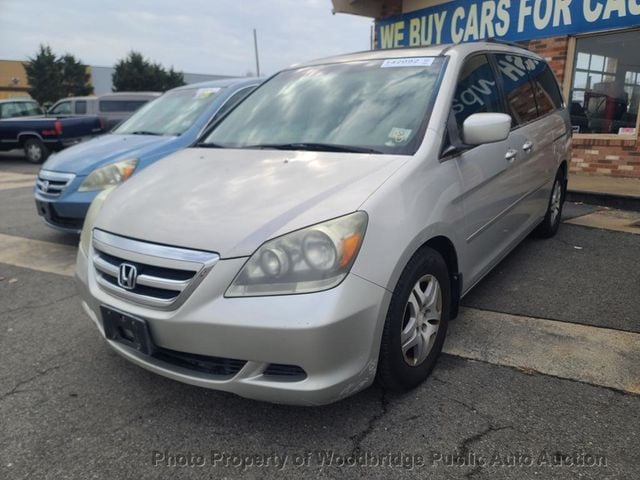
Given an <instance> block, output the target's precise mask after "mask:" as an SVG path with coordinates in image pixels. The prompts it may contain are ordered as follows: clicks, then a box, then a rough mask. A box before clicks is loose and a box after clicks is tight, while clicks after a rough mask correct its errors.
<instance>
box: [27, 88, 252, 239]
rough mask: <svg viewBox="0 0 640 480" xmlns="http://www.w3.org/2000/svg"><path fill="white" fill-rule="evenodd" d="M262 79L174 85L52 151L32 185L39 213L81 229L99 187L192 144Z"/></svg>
mask: <svg viewBox="0 0 640 480" xmlns="http://www.w3.org/2000/svg"><path fill="white" fill-rule="evenodd" d="M260 82H261V80H260V79H256V78H252V79H226V80H215V81H211V82H204V83H198V84H192V85H187V86H184V87H179V88H175V89H173V90H170V91H168V92H167V93H165V94H164V95H162V96H161V97H159V98H158V99H156V100H154V101H152V102H149V103H147V104H146V105H145V106H144V107H142V108H140V110H138V111H137V112H136V113H135V114H134V115H133V116H131V118H129V119H128V120H126V121H125V122H124V123H122V124H121V125H120V126H118V127H117V128H116V129H115V130H113V131H112V132H110V133H108V134H106V135H103V136H101V137H98V138H95V139H93V140H90V141H88V142H84V143H81V144H79V145H76V146H74V147H71V148H68V149H66V150H63V151H62V152H60V153H58V154H56V155H52V156H51V157H50V158H49V159H48V160H47V161H46V162H45V163H44V165H43V166H42V169H41V170H40V172H39V173H38V179H37V181H36V186H35V189H34V195H35V200H36V206H37V209H38V213H39V214H40V215H41V216H42V218H43V219H44V221H45V222H46V224H47V225H49V226H50V227H53V228H56V229H58V230H63V231H67V232H79V231H80V230H81V229H82V223H83V221H84V217H85V215H86V213H87V210H88V209H89V205H90V204H91V202H92V201H93V199H94V198H95V197H96V195H97V194H98V193H99V192H100V191H102V190H104V189H105V188H108V187H112V186H115V185H118V184H120V183H122V182H124V181H125V180H126V179H128V178H129V177H130V176H131V175H132V174H134V173H135V172H137V171H139V170H141V169H143V168H145V167H147V166H148V165H151V164H152V163H154V162H156V161H157V160H160V159H161V158H164V157H166V156H167V155H170V154H172V153H174V152H176V151H178V150H181V149H183V148H186V147H188V146H190V145H192V144H193V143H194V142H195V141H196V140H197V139H198V137H199V136H200V134H201V133H202V132H203V131H204V130H205V129H206V128H207V127H208V126H209V125H211V124H212V123H213V122H215V121H216V120H217V119H218V118H220V117H221V116H222V115H224V114H226V112H228V111H229V110H230V109H231V108H233V107H234V106H235V105H236V104H237V103H238V102H240V101H241V100H243V99H244V97H246V96H247V95H248V94H249V93H251V92H252V91H253V90H254V89H255V88H256V87H257V86H258V85H259V84H260Z"/></svg>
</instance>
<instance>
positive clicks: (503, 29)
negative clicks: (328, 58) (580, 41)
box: [376, 0, 640, 48]
mask: <svg viewBox="0 0 640 480" xmlns="http://www.w3.org/2000/svg"><path fill="white" fill-rule="evenodd" d="M638 25H640V0H455V1H452V2H449V3H444V4H441V5H436V6H434V7H429V8H425V9H422V10H417V11H414V12H410V13H406V14H403V15H398V16H395V17H391V18H387V19H385V20H378V21H377V22H376V34H377V35H376V36H377V40H376V43H377V45H376V46H377V48H398V47H418V46H428V45H438V44H441V43H462V42H472V41H475V40H482V39H486V38H492V37H493V38H498V39H502V40H508V41H518V40H532V39H535V38H545V37H553V36H556V35H570V34H576V33H586V32H594V31H599V30H610V29H616V28H623V27H632V26H638Z"/></svg>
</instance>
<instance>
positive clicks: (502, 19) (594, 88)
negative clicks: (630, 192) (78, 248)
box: [333, 0, 640, 178]
mask: <svg viewBox="0 0 640 480" xmlns="http://www.w3.org/2000/svg"><path fill="white" fill-rule="evenodd" d="M333 5H334V10H335V11H336V12H343V13H351V14H355V15H364V16H367V17H371V18H373V19H375V35H374V48H399V47H410V46H426V45H435V44H444V43H459V42H470V41H477V40H483V39H487V38H495V39H498V40H503V41H510V42H517V43H518V44H520V45H523V46H524V47H526V48H528V49H529V50H531V51H533V52H535V53H537V54H539V55H540V56H542V57H544V58H545V59H546V60H547V61H548V62H549V64H550V65H551V68H552V69H553V70H554V72H555V74H556V76H557V77H558V80H559V81H560V82H561V85H562V86H563V92H564V96H565V98H566V100H567V104H568V105H569V108H570V111H571V119H572V125H573V158H572V160H571V167H570V168H571V171H572V172H581V173H587V174H592V175H608V176H619V177H636V178H640V143H639V142H638V132H639V128H640V118H639V116H638V108H639V105H640V0H333Z"/></svg>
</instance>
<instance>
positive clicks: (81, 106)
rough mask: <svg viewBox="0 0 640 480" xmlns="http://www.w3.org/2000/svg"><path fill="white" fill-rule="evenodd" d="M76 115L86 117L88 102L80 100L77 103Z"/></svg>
mask: <svg viewBox="0 0 640 480" xmlns="http://www.w3.org/2000/svg"><path fill="white" fill-rule="evenodd" d="M76 113H78V114H80V115H84V114H85V113H87V102H86V100H78V101H77V102H76Z"/></svg>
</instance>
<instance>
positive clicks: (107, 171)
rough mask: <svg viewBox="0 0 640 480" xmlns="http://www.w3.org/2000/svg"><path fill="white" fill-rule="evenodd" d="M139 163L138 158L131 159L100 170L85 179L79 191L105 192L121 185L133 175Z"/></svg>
mask: <svg viewBox="0 0 640 480" xmlns="http://www.w3.org/2000/svg"><path fill="white" fill-rule="evenodd" d="M137 163H138V159H137V158H130V159H128V160H122V161H121V162H116V163H112V164H110V165H106V166H104V167H101V168H98V169H97V170H94V171H93V172H91V173H90V174H89V176H88V177H87V178H85V179H84V182H82V184H81V185H80V188H78V191H79V192H90V191H92V190H104V189H105V188H107V187H113V186H115V185H119V184H121V183H122V182H124V181H125V180H126V179H127V178H129V177H130V176H131V175H132V174H133V171H134V170H135V169H136V164H137Z"/></svg>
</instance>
